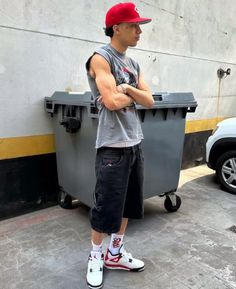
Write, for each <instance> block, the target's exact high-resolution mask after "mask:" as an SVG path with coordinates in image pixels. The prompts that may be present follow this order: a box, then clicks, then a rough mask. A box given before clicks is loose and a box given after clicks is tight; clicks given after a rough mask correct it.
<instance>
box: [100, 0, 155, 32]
mask: <svg viewBox="0 0 236 289" xmlns="http://www.w3.org/2000/svg"><path fill="white" fill-rule="evenodd" d="M150 21H152V19H151V18H142V17H140V15H139V13H138V9H137V7H136V6H135V4H134V3H131V2H125V3H119V4H116V5H114V6H112V7H111V8H110V9H109V10H108V11H107V14H106V20H105V24H106V27H111V26H113V25H115V24H120V23H139V24H145V23H148V22H150Z"/></svg>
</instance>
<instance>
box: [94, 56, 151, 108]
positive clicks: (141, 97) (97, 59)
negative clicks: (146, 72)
mask: <svg viewBox="0 0 236 289" xmlns="http://www.w3.org/2000/svg"><path fill="white" fill-rule="evenodd" d="M89 73H90V74H91V76H92V77H94V78H95V81H96V84H97V87H98V90H99V92H100V94H101V101H102V102H103V104H104V105H105V106H106V108H108V109H109V110H119V109H121V108H123V107H126V106H129V105H130V104H132V103H133V102H136V103H138V104H141V105H143V106H145V107H147V108H151V107H152V106H153V104H154V100H153V97H152V94H151V92H150V90H149V88H148V86H147V84H146V83H145V81H144V79H143V76H142V75H141V76H140V77H139V83H138V86H137V88H135V87H133V86H131V85H129V84H127V83H124V84H122V86H121V85H118V86H116V81H115V78H114V76H113V75H112V73H111V69H110V66H109V64H108V62H107V61H106V60H105V59H104V58H103V57H102V56H101V55H99V54H95V55H94V56H93V58H92V59H91V62H90V70H89ZM123 89H124V90H126V94H124V93H123Z"/></svg>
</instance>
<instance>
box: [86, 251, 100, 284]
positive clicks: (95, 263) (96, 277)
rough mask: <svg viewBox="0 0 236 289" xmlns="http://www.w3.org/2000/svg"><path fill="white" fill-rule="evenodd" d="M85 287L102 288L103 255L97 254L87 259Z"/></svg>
mask: <svg viewBox="0 0 236 289" xmlns="http://www.w3.org/2000/svg"><path fill="white" fill-rule="evenodd" d="M87 285H88V287H89V288H91V289H100V288H102V286H103V254H102V253H97V254H96V255H94V256H93V257H92V256H91V254H90V255H89V259H88V270H87Z"/></svg>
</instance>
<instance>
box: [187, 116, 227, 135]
mask: <svg viewBox="0 0 236 289" xmlns="http://www.w3.org/2000/svg"><path fill="white" fill-rule="evenodd" d="M223 119H224V118H222V117H221V118H220V117H218V118H212V119H197V120H189V121H187V122H186V125H185V133H194V132H200V131H207V130H212V129H214V128H215V127H216V125H217V123H218V122H220V121H222V120H223Z"/></svg>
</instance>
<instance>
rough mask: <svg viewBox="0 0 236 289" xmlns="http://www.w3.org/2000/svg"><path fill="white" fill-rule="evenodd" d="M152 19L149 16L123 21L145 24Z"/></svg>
mask: <svg viewBox="0 0 236 289" xmlns="http://www.w3.org/2000/svg"><path fill="white" fill-rule="evenodd" d="M151 21H152V19H151V18H141V17H140V18H135V19H132V20H129V21H125V22H126V23H138V24H146V23H149V22H151Z"/></svg>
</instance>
